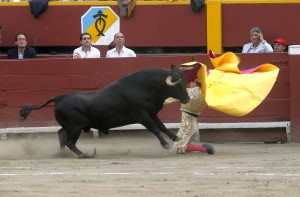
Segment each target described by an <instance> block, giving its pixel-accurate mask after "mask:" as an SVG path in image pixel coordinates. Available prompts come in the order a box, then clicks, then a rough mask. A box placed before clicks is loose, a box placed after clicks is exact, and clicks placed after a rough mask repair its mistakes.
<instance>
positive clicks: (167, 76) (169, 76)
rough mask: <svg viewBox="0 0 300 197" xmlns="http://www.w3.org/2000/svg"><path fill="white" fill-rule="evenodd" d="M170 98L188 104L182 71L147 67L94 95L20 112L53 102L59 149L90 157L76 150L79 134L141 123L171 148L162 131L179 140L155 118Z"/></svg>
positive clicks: (24, 113)
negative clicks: (58, 125) (57, 124)
mask: <svg viewBox="0 0 300 197" xmlns="http://www.w3.org/2000/svg"><path fill="white" fill-rule="evenodd" d="M169 97H173V98H175V99H178V100H179V101H180V102H182V103H187V102H188V101H189V96H188V93H187V91H186V81H185V77H184V74H183V72H182V71H181V70H180V69H179V68H178V67H177V66H175V65H172V66H171V70H164V69H161V68H150V69H145V70H142V71H138V72H135V73H132V74H129V75H127V76H125V77H123V78H121V79H120V80H118V81H116V82H114V83H112V84H110V85H108V86H106V87H104V88H103V89H100V90H97V91H94V92H88V93H83V92H76V93H70V94H65V95H60V96H56V97H54V98H51V99H49V100H48V101H46V102H45V103H43V104H41V105H39V106H32V105H30V104H26V105H24V106H23V107H22V109H21V110H20V116H21V117H22V118H23V120H25V119H26V118H27V117H28V115H29V114H30V112H31V111H32V110H38V109H41V108H43V107H45V106H46V105H48V104H49V103H52V102H54V103H55V109H54V112H55V118H56V120H57V122H58V123H59V124H60V126H61V127H62V128H61V129H60V130H59V131H58V136H59V143H60V147H61V148H64V147H65V146H67V147H68V148H69V149H70V150H71V151H72V152H73V153H75V154H76V155H77V156H78V158H93V157H94V156H95V154H96V150H95V149H94V153H93V154H88V153H82V152H81V151H80V150H79V149H78V148H77V147H76V142H77V140H78V139H79V136H80V134H81V131H85V132H88V131H89V130H90V129H91V128H94V129H97V130H99V131H101V132H104V133H108V131H109V129H111V128H114V127H119V126H124V125H128V124H134V123H140V124H141V125H143V126H144V127H145V128H146V129H147V130H149V131H150V132H152V133H153V134H154V135H155V136H156V137H157V138H158V140H159V141H160V144H161V145H162V147H163V148H165V149H168V148H170V146H169V144H168V142H167V141H166V140H165V139H164V138H163V137H162V136H161V134H160V131H162V132H164V133H165V134H166V135H168V136H169V137H170V139H171V140H173V141H178V140H180V139H179V138H178V137H177V136H176V135H175V134H174V133H172V132H171V131H169V130H168V129H167V128H166V127H165V125H164V124H163V123H162V121H161V120H160V119H159V118H158V116H157V114H158V112H159V111H160V110H161V109H162V108H163V104H164V101H165V100H166V99H167V98H169Z"/></svg>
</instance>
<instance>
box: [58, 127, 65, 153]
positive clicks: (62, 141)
mask: <svg viewBox="0 0 300 197" xmlns="http://www.w3.org/2000/svg"><path fill="white" fill-rule="evenodd" d="M58 139H59V145H60V148H61V149H63V148H65V145H66V140H67V132H66V130H64V129H63V128H61V129H59V130H58Z"/></svg>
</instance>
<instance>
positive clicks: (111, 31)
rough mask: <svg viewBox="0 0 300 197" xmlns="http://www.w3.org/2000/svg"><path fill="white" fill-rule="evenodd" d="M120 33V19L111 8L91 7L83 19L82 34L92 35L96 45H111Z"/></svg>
mask: <svg viewBox="0 0 300 197" xmlns="http://www.w3.org/2000/svg"><path fill="white" fill-rule="evenodd" d="M119 31H120V18H119V16H118V15H117V14H116V13H115V12H114V11H113V10H112V9H111V8H110V7H107V6H104V7H91V8H90V9H89V10H88V11H87V12H86V13H85V14H84V15H83V16H82V17H81V32H82V33H84V32H88V33H89V34H91V36H92V43H93V44H94V45H109V44H110V43H111V42H112V41H113V40H114V35H115V34H116V33H118V32H119Z"/></svg>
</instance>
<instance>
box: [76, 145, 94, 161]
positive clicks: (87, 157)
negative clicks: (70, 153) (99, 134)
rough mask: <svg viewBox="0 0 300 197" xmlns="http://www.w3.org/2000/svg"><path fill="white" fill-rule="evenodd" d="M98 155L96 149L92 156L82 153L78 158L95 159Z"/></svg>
mask: <svg viewBox="0 0 300 197" xmlns="http://www.w3.org/2000/svg"><path fill="white" fill-rule="evenodd" d="M95 155H96V149H95V148H94V153H93V154H92V155H90V154H88V153H82V154H81V155H79V156H78V159H89V158H95Z"/></svg>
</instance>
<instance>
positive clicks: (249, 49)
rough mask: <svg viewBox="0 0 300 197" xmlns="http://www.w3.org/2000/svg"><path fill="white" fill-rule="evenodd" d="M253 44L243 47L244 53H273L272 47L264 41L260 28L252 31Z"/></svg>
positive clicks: (254, 28)
mask: <svg viewBox="0 0 300 197" xmlns="http://www.w3.org/2000/svg"><path fill="white" fill-rule="evenodd" d="M250 39H251V42H250V43H248V44H245V45H244V46H243V51H242V53H268V52H273V48H272V46H271V45H270V44H269V43H268V42H267V41H266V40H265V39H264V37H263V34H262V31H261V29H260V28H258V27H253V28H252V29H251V30H250Z"/></svg>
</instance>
